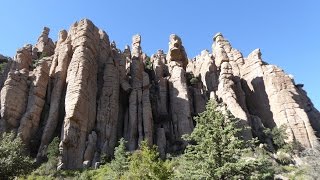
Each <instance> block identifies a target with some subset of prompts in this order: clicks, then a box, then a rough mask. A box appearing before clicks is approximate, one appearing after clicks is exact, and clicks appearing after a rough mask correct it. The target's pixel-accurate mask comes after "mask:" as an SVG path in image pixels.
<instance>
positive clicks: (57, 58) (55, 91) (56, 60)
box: [38, 30, 72, 157]
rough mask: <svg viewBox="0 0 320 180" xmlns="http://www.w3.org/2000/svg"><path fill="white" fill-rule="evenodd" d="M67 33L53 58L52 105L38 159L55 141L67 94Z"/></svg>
mask: <svg viewBox="0 0 320 180" xmlns="http://www.w3.org/2000/svg"><path fill="white" fill-rule="evenodd" d="M66 35H67V32H66V31H65V30H63V31H60V33H59V40H58V42H57V47H56V50H55V54H54V56H53V60H52V65H51V67H50V72H49V75H50V79H49V83H48V95H47V97H49V98H48V99H47V102H48V103H50V109H49V112H48V118H47V119H46V124H45V127H44V131H43V134H42V138H41V145H40V148H39V152H38V157H41V155H42V154H44V152H42V151H43V150H45V148H46V146H47V145H48V144H49V143H50V141H51V140H52V139H53V135H54V132H55V130H56V128H57V125H58V120H59V114H61V113H62V112H61V111H60V109H61V108H60V106H61V101H62V98H64V97H63V94H64V92H65V86H66V77H67V70H68V66H69V63H70V60H71V56H72V49H71V44H70V40H69V39H68V40H66Z"/></svg>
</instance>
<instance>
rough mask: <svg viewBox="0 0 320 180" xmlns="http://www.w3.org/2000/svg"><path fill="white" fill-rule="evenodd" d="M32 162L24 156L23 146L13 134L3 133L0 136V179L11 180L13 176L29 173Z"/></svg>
mask: <svg viewBox="0 0 320 180" xmlns="http://www.w3.org/2000/svg"><path fill="white" fill-rule="evenodd" d="M32 168H33V161H32V159H31V158H29V157H28V156H26V155H25V153H24V145H23V143H22V141H21V139H20V138H19V137H17V138H15V135H14V133H3V134H2V135H1V136H0V177H1V178H3V179H12V178H13V177H14V176H19V175H24V174H27V173H29V172H30V171H31V170H32Z"/></svg>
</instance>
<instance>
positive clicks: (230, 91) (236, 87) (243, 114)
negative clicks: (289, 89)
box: [212, 33, 252, 139]
mask: <svg viewBox="0 0 320 180" xmlns="http://www.w3.org/2000/svg"><path fill="white" fill-rule="evenodd" d="M214 40H215V42H214V45H213V50H212V51H213V56H214V57H215V64H216V66H217V67H219V71H220V74H219V85H218V90H217V92H216V95H217V97H218V98H219V101H220V100H222V101H223V102H224V103H225V104H226V105H227V107H228V110H230V112H231V113H232V114H233V115H234V116H235V117H237V118H239V119H240V120H241V121H240V123H241V126H243V127H248V126H249V125H250V118H249V117H248V113H247V108H246V105H245V96H244V93H243V90H242V88H241V84H240V80H237V76H234V73H233V69H232V66H231V64H230V63H229V57H228V56H227V53H226V52H230V50H231V46H230V44H229V43H227V41H226V40H225V39H224V38H223V36H222V34H221V33H218V34H217V35H216V36H215V37H214ZM238 78H239V77H238ZM243 136H244V138H245V139H250V138H252V133H251V132H250V131H249V130H246V131H244V133H243Z"/></svg>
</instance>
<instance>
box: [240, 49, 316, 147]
mask: <svg viewBox="0 0 320 180" xmlns="http://www.w3.org/2000/svg"><path fill="white" fill-rule="evenodd" d="M241 74H242V75H243V78H244V80H245V81H244V82H245V83H246V87H247V90H246V95H247V104H249V110H250V112H251V113H252V114H255V115H257V116H259V117H260V118H261V119H262V122H263V124H264V125H265V126H267V127H271V128H272V127H275V126H277V127H280V126H281V125H286V126H287V134H288V136H289V141H293V140H294V139H295V140H297V141H298V142H300V143H301V144H302V145H303V146H304V147H314V146H316V145H318V143H319V142H318V141H317V140H316V136H315V133H314V130H313V128H312V127H311V123H310V120H309V118H308V115H307V113H306V112H305V110H304V106H303V105H300V104H301V103H302V104H303V101H301V100H300V99H299V98H296V97H301V95H299V92H298V89H297V88H296V87H295V85H294V82H293V81H292V79H291V77H290V76H289V75H286V74H285V73H284V72H283V71H282V70H281V69H279V68H278V67H276V66H273V65H266V64H265V63H263V61H262V59H261V52H260V50H259V49H256V50H254V51H253V52H252V53H251V54H250V55H249V56H248V58H247V60H246V61H245V64H244V68H243V73H241Z"/></svg>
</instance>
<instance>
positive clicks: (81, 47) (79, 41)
mask: <svg viewBox="0 0 320 180" xmlns="http://www.w3.org/2000/svg"><path fill="white" fill-rule="evenodd" d="M69 33H70V34H69V36H68V38H71V45H72V48H73V49H72V50H73V55H72V59H71V61H70V64H69V67H68V73H67V79H66V82H67V89H66V98H65V113H66V114H65V118H64V124H63V132H62V137H61V140H62V160H61V164H62V167H63V168H68V169H75V168H81V167H82V163H83V154H84V151H85V147H86V143H85V142H86V138H87V134H88V132H91V131H92V129H93V127H94V124H95V119H96V98H94V97H96V93H97V72H98V71H97V66H98V62H97V54H98V53H97V52H98V46H97V44H99V42H100V35H99V30H98V29H97V28H96V27H95V26H94V25H93V23H92V22H91V21H89V20H87V19H84V20H81V21H79V22H78V23H75V24H74V25H73V26H72V28H71V30H70V32H69Z"/></svg>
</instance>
